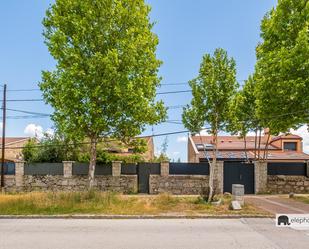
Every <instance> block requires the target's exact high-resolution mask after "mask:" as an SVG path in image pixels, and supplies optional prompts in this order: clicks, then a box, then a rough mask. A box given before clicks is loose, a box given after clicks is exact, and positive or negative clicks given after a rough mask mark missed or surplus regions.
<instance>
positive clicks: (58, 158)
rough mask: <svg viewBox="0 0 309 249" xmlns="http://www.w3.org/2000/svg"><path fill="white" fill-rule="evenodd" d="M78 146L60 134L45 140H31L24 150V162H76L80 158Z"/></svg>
mask: <svg viewBox="0 0 309 249" xmlns="http://www.w3.org/2000/svg"><path fill="white" fill-rule="evenodd" d="M77 148H78V146H76V145H75V142H74V141H71V140H69V139H66V138H64V137H63V136H60V135H58V134H55V135H53V136H48V135H45V136H44V137H43V139H41V140H40V141H37V139H30V140H29V141H28V142H27V143H26V145H25V147H24V148H23V150H22V153H23V157H24V160H25V161H27V162H50V163H54V162H62V161H67V160H73V161H75V160H76V159H77V156H78V149H77Z"/></svg>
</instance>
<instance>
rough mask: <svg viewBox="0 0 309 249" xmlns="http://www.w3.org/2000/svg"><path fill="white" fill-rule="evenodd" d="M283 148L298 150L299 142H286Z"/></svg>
mask: <svg viewBox="0 0 309 249" xmlns="http://www.w3.org/2000/svg"><path fill="white" fill-rule="evenodd" d="M283 149H284V150H294V151H296V150H297V142H285V143H284V144H283Z"/></svg>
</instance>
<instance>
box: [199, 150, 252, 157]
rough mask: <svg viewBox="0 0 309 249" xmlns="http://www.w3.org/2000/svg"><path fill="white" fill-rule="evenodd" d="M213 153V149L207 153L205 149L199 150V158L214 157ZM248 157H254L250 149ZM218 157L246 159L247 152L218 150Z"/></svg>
mask: <svg viewBox="0 0 309 249" xmlns="http://www.w3.org/2000/svg"><path fill="white" fill-rule="evenodd" d="M213 155H214V153H213V151H207V152H206V153H205V152H203V151H200V152H199V158H206V157H209V158H213ZM247 158H248V159H254V155H253V153H251V152H250V151H248V152H247ZM217 159H246V153H245V152H243V151H218V153H217Z"/></svg>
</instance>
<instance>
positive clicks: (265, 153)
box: [263, 133, 270, 161]
mask: <svg viewBox="0 0 309 249" xmlns="http://www.w3.org/2000/svg"><path fill="white" fill-rule="evenodd" d="M269 138H270V133H268V136H267V141H266V144H265V148H264V155H263V161H265V159H266V158H267V154H268V144H269Z"/></svg>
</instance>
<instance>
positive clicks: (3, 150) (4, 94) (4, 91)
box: [1, 84, 6, 190]
mask: <svg viewBox="0 0 309 249" xmlns="http://www.w3.org/2000/svg"><path fill="white" fill-rule="evenodd" d="M2 111H3V113H2V158H1V189H2V190H3V188H4V156H5V122H6V84H4V86H3V106H2Z"/></svg>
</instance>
